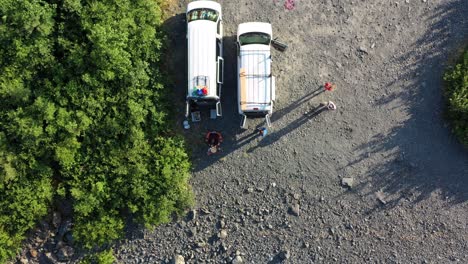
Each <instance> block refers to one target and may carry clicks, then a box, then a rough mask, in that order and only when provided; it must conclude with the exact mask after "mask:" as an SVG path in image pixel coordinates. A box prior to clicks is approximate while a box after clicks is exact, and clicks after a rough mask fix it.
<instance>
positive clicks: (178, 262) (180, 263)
mask: <svg viewBox="0 0 468 264" xmlns="http://www.w3.org/2000/svg"><path fill="white" fill-rule="evenodd" d="M171 263H172V264H185V259H184V257H182V256H181V255H174V257H173V258H172V262H171Z"/></svg>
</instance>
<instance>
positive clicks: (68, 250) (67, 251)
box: [57, 246, 75, 261]
mask: <svg viewBox="0 0 468 264" xmlns="http://www.w3.org/2000/svg"><path fill="white" fill-rule="evenodd" d="M73 254H75V250H74V249H73V248H72V247H69V246H65V247H62V248H60V249H59V251H58V252H57V259H58V260H59V261H67V260H69V259H70V258H71V257H72V256H73Z"/></svg>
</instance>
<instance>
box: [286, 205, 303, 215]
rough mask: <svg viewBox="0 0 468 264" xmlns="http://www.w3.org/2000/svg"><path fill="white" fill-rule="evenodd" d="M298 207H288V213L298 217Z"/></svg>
mask: <svg viewBox="0 0 468 264" xmlns="http://www.w3.org/2000/svg"><path fill="white" fill-rule="evenodd" d="M300 211H301V209H300V206H299V204H298V203H296V204H294V205H293V206H291V207H289V213H290V214H292V215H294V216H299V214H300Z"/></svg>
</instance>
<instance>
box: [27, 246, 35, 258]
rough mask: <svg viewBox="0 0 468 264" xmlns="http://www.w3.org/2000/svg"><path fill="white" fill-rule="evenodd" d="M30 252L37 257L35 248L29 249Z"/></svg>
mask: <svg viewBox="0 0 468 264" xmlns="http://www.w3.org/2000/svg"><path fill="white" fill-rule="evenodd" d="M29 254H31V257H33V258H36V257H37V250H35V249H34V248H31V249H30V250H29Z"/></svg>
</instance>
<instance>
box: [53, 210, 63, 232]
mask: <svg viewBox="0 0 468 264" xmlns="http://www.w3.org/2000/svg"><path fill="white" fill-rule="evenodd" d="M61 222H62V215H61V214H60V213H59V212H54V214H53V216H52V224H53V225H54V227H55V228H58V227H59V226H60V223H61Z"/></svg>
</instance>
